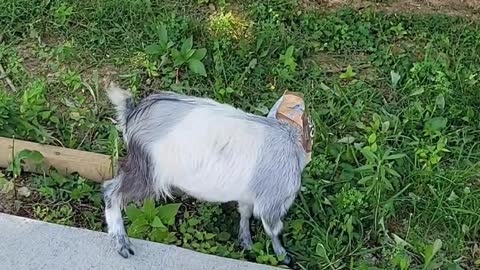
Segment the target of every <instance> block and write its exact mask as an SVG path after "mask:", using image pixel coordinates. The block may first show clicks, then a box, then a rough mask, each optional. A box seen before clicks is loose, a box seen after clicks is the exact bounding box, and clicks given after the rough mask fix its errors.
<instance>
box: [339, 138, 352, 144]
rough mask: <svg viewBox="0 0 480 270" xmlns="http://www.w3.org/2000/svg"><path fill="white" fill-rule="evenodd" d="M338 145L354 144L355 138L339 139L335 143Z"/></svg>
mask: <svg viewBox="0 0 480 270" xmlns="http://www.w3.org/2000/svg"><path fill="white" fill-rule="evenodd" d="M337 142H338V143H345V144H351V143H354V142H355V137H353V136H346V137H343V138H341V139H340V140H338V141H337Z"/></svg>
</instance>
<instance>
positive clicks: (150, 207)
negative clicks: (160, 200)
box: [143, 198, 155, 220]
mask: <svg viewBox="0 0 480 270" xmlns="http://www.w3.org/2000/svg"><path fill="white" fill-rule="evenodd" d="M143 212H144V213H145V215H146V216H147V218H148V219H149V220H152V219H153V218H154V217H155V201H154V200H153V199H152V198H148V199H146V200H145V201H144V203H143Z"/></svg>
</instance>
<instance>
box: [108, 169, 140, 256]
mask: <svg viewBox="0 0 480 270" xmlns="http://www.w3.org/2000/svg"><path fill="white" fill-rule="evenodd" d="M118 186H119V180H118V178H114V179H112V180H110V181H108V182H106V183H105V184H104V200H105V219H106V221H107V225H108V234H110V235H111V236H112V238H113V240H114V242H115V249H116V250H117V252H118V253H119V254H120V255H121V256H122V257H124V258H128V257H129V256H131V255H135V252H134V250H133V248H132V244H131V242H130V239H128V236H127V233H126V231H125V226H124V224H123V219H122V208H121V206H122V197H121V194H120V193H119V191H118Z"/></svg>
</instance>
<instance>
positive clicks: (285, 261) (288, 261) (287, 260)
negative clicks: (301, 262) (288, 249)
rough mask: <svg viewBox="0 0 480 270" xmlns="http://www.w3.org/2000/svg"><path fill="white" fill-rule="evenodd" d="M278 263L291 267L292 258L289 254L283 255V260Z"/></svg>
mask: <svg viewBox="0 0 480 270" xmlns="http://www.w3.org/2000/svg"><path fill="white" fill-rule="evenodd" d="M280 263H281V264H283V265H287V266H291V265H293V257H292V256H291V255H290V254H285V259H283V260H282V261H281V262H280Z"/></svg>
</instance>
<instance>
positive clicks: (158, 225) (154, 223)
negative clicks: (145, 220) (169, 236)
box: [150, 217, 165, 228]
mask: <svg viewBox="0 0 480 270" xmlns="http://www.w3.org/2000/svg"><path fill="white" fill-rule="evenodd" d="M150 226H152V227H154V228H165V225H163V223H162V221H161V220H160V218H159V217H155V218H153V221H152V223H150Z"/></svg>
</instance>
